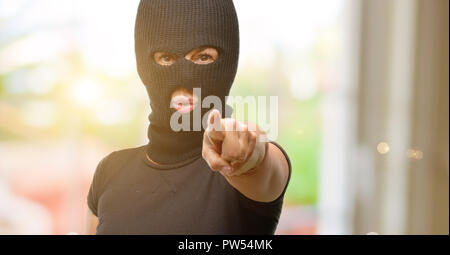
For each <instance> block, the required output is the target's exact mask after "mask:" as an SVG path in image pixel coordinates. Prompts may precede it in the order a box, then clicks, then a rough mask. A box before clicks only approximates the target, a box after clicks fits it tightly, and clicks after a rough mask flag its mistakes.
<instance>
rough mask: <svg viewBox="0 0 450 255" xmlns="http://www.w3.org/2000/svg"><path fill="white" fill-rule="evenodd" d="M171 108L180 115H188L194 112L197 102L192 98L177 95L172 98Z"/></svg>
mask: <svg viewBox="0 0 450 255" xmlns="http://www.w3.org/2000/svg"><path fill="white" fill-rule="evenodd" d="M171 104H172V107H173V108H175V109H176V110H177V111H178V112H180V113H188V112H191V111H193V110H194V108H195V105H196V104H197V100H196V99H194V98H193V97H192V96H187V95H178V96H174V97H173V98H172V102H171Z"/></svg>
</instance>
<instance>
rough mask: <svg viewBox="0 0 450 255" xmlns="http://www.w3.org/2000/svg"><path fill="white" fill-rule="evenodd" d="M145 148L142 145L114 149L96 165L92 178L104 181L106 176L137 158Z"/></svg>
mask: <svg viewBox="0 0 450 255" xmlns="http://www.w3.org/2000/svg"><path fill="white" fill-rule="evenodd" d="M144 149H145V145H144V146H139V147H134V148H126V149H121V150H116V151H113V152H111V153H109V154H108V155H106V156H104V157H103V158H102V159H101V160H100V162H99V163H98V165H97V168H96V170H95V173H94V179H99V180H100V181H101V182H103V181H105V180H106V179H107V178H108V176H111V175H113V174H114V173H116V172H118V171H119V170H120V169H122V168H123V166H125V165H127V164H128V163H130V162H131V161H133V160H138V159H140V157H141V153H143V151H144ZM102 180H103V181H102Z"/></svg>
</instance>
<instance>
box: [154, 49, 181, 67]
mask: <svg viewBox="0 0 450 255" xmlns="http://www.w3.org/2000/svg"><path fill="white" fill-rule="evenodd" d="M153 59H154V60H155V62H156V63H157V64H159V65H162V66H170V65H173V64H174V63H175V62H176V61H177V59H178V56H177V55H175V54H172V53H168V52H155V54H154V55H153Z"/></svg>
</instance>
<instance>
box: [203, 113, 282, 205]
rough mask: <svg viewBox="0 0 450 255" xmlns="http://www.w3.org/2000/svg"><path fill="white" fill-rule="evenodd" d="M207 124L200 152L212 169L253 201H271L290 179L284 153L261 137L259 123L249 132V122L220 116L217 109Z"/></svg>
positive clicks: (262, 134)
mask: <svg viewBox="0 0 450 255" xmlns="http://www.w3.org/2000/svg"><path fill="white" fill-rule="evenodd" d="M208 124H209V126H208V128H207V129H206V131H205V133H204V138H203V150H202V155H203V158H204V159H205V160H206V162H207V163H208V165H209V167H210V168H211V170H213V171H218V172H220V173H221V174H222V175H223V176H224V177H225V178H226V180H227V181H228V183H230V185H232V186H233V187H234V188H235V189H237V190H239V191H240V192H241V193H242V194H243V195H244V196H246V197H248V198H250V199H252V200H255V201H259V202H271V201H273V200H275V199H276V198H278V197H279V196H280V195H281V193H282V192H283V190H284V188H285V187H286V184H287V182H288V178H289V164H288V161H287V158H286V157H285V155H284V153H283V152H282V151H281V150H280V149H279V148H278V147H277V146H276V145H274V144H272V143H269V144H267V143H266V142H265V140H266V139H260V138H261V137H264V136H265V133H264V132H263V131H262V130H260V129H259V127H258V126H256V130H255V131H252V130H251V129H249V128H248V127H249V125H248V123H244V122H240V121H237V120H234V119H229V118H228V119H221V116H220V113H219V112H218V111H217V110H213V111H212V112H211V114H210V116H209V120H208ZM237 127H239V128H237ZM266 145H267V146H266ZM266 148H267V149H266Z"/></svg>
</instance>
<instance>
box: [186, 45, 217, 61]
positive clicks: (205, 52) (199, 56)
mask: <svg viewBox="0 0 450 255" xmlns="http://www.w3.org/2000/svg"><path fill="white" fill-rule="evenodd" d="M218 57H219V51H218V50H217V49H216V48H213V47H208V46H205V47H200V48H196V49H193V50H191V51H189V52H188V53H187V54H186V56H184V58H185V59H187V60H189V61H191V62H192V63H194V64H198V65H207V64H211V63H213V62H214V61H216V60H217V58H218Z"/></svg>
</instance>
